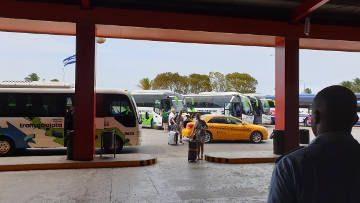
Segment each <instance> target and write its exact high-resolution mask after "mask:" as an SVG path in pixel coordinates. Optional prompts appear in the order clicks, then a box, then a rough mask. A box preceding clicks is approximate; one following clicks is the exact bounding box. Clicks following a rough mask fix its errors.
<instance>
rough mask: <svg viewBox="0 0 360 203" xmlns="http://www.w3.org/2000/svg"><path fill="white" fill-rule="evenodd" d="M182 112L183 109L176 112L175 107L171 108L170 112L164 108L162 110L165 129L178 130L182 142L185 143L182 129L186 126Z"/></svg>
mask: <svg viewBox="0 0 360 203" xmlns="http://www.w3.org/2000/svg"><path fill="white" fill-rule="evenodd" d="M182 114H183V112H182V110H180V111H179V112H178V113H175V109H171V111H170V113H169V112H166V111H165V110H164V109H162V110H161V116H162V123H163V128H164V131H172V130H173V131H176V132H177V133H178V135H179V137H180V142H179V143H180V144H183V136H182V129H183V127H184V118H183V117H182Z"/></svg>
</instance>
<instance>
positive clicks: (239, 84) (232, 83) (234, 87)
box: [225, 72, 258, 93]
mask: <svg viewBox="0 0 360 203" xmlns="http://www.w3.org/2000/svg"><path fill="white" fill-rule="evenodd" d="M225 79H226V91H235V92H240V93H255V92H256V86H257V84H258V81H257V80H256V79H255V78H253V77H252V76H251V75H249V74H247V73H238V72H235V73H229V74H227V75H226V76H225Z"/></svg>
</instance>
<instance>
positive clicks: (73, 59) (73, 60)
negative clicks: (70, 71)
mask: <svg viewBox="0 0 360 203" xmlns="http://www.w3.org/2000/svg"><path fill="white" fill-rule="evenodd" d="M63 63H64V66H67V65H69V64H73V63H76V54H74V55H72V56H69V57H67V58H66V59H64V60H63Z"/></svg>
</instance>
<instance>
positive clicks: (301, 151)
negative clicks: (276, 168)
mask: <svg viewBox="0 0 360 203" xmlns="http://www.w3.org/2000/svg"><path fill="white" fill-rule="evenodd" d="M305 152H306V150H305V147H303V146H301V147H298V148H296V149H293V150H291V151H289V152H287V153H285V154H283V155H282V156H280V157H279V158H278V159H277V160H276V162H275V163H278V162H280V161H281V160H283V159H290V160H294V159H296V158H298V157H300V156H302V155H303V154H304V153H305Z"/></svg>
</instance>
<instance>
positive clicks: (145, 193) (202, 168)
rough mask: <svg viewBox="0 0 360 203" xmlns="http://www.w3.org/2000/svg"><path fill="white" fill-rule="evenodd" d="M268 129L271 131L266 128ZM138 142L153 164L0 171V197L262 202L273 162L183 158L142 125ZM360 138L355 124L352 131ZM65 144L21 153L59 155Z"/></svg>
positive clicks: (236, 146)
mask: <svg viewBox="0 0 360 203" xmlns="http://www.w3.org/2000/svg"><path fill="white" fill-rule="evenodd" d="M270 131H271V130H270ZM142 132H143V146H141V147H128V148H126V149H125V150H124V151H123V153H150V154H155V155H157V157H158V164H156V165H154V166H147V167H139V168H117V169H78V170H48V171H25V172H1V173H0V180H1V184H0V202H4V203H7V202H27V203H28V202H36V203H38V202H49V203H50V202H51V203H52V202H56V203H58V202H99V203H100V202H101V203H102V202H205V201H210V202H266V197H267V193H268V186H269V182H270V178H271V172H272V169H273V164H248V165H228V164H216V163H208V162H205V161H202V162H199V163H188V162H187V158H186V156H187V145H179V146H169V145H167V133H164V132H162V131H158V130H150V129H143V130H142ZM353 134H354V135H355V137H356V138H357V139H358V140H359V138H360V128H355V129H354V131H353ZM257 150H261V151H266V150H272V141H271V140H269V141H264V143H261V144H250V143H247V142H231V143H212V144H206V145H205V151H207V152H217V151H218V152H220V151H229V152H231V151H257ZM63 153H64V149H56V150H49V151H45V152H44V151H40V150H33V151H31V150H30V151H25V152H22V154H20V155H21V156H23V155H29V154H30V155H34V154H35V155H36V154H37V155H44V154H46V155H49V154H63Z"/></svg>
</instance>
